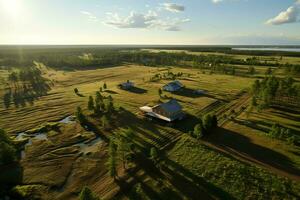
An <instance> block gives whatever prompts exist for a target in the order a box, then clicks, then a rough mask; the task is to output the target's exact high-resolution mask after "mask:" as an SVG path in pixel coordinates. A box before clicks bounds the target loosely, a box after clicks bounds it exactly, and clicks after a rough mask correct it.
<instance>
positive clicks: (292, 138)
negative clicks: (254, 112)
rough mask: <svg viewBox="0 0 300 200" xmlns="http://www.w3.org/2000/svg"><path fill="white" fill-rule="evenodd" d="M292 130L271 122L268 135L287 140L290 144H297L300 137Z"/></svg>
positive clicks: (299, 141)
mask: <svg viewBox="0 0 300 200" xmlns="http://www.w3.org/2000/svg"><path fill="white" fill-rule="evenodd" d="M292 132H293V131H292V130H291V129H289V128H285V127H283V126H281V125H279V124H278V123H275V124H273V126H272V128H271V130H270V131H269V135H270V136H271V137H273V138H276V139H280V140H284V141H287V142H288V143H290V144H299V143H300V137H299V136H296V135H295V134H293V133H292Z"/></svg>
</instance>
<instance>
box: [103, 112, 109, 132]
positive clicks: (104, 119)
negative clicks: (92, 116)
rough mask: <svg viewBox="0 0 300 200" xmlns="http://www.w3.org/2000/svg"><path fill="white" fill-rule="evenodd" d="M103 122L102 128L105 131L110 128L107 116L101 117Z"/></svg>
mask: <svg viewBox="0 0 300 200" xmlns="http://www.w3.org/2000/svg"><path fill="white" fill-rule="evenodd" d="M101 122H102V127H103V128H104V129H106V128H107V126H108V123H109V121H108V119H107V117H106V115H103V116H102V117H101Z"/></svg>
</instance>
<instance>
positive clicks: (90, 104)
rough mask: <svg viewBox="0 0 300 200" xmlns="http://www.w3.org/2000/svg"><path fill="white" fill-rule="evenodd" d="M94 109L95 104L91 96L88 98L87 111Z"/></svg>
mask: <svg viewBox="0 0 300 200" xmlns="http://www.w3.org/2000/svg"><path fill="white" fill-rule="evenodd" d="M94 108H95V104H94V99H93V97H92V96H90V97H89V101H88V109H89V110H94Z"/></svg>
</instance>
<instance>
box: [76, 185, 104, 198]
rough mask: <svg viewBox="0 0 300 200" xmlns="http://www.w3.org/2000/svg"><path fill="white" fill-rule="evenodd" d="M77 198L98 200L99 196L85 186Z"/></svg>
mask: <svg viewBox="0 0 300 200" xmlns="http://www.w3.org/2000/svg"><path fill="white" fill-rule="evenodd" d="M79 200H100V198H99V197H97V196H96V194H94V193H93V192H92V190H91V189H90V188H88V187H86V186H85V187H83V188H82V190H81V192H80V194H79Z"/></svg>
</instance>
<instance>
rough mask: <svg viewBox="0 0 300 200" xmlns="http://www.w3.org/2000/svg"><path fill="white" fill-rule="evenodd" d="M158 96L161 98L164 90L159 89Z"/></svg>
mask: <svg viewBox="0 0 300 200" xmlns="http://www.w3.org/2000/svg"><path fill="white" fill-rule="evenodd" d="M158 95H159V96H160V97H161V95H162V90H161V88H159V89H158Z"/></svg>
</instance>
